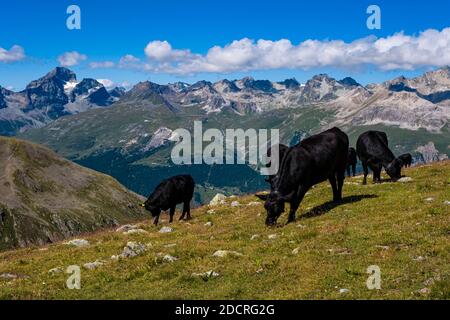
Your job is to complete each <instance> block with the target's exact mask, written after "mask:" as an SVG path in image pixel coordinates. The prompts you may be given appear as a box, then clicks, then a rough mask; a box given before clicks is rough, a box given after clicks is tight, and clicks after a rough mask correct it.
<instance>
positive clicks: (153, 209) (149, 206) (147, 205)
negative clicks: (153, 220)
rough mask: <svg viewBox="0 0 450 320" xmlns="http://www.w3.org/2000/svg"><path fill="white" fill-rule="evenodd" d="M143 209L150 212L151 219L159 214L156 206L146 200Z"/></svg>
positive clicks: (159, 210)
mask: <svg viewBox="0 0 450 320" xmlns="http://www.w3.org/2000/svg"><path fill="white" fill-rule="evenodd" d="M144 207H145V209H146V210H147V211H150V213H151V214H152V217H157V216H159V215H160V214H161V209H160V208H159V207H157V206H154V205H152V204H151V202H150V201H148V200H147V201H145V203H144Z"/></svg>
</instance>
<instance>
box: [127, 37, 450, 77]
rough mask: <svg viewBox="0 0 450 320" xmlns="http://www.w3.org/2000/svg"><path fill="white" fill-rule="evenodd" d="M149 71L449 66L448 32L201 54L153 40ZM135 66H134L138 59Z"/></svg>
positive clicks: (246, 46)
mask: <svg viewBox="0 0 450 320" xmlns="http://www.w3.org/2000/svg"><path fill="white" fill-rule="evenodd" d="M144 51H145V54H146V56H147V58H148V61H147V62H145V63H141V65H140V67H141V68H143V69H144V70H147V71H152V72H164V73H173V74H195V73H202V72H211V73H229V72H235V71H251V70H270V69H284V68H286V69H310V68H321V67H334V68H342V69H352V68H358V67H362V66H368V65H371V66H375V67H377V68H378V69H380V70H395V69H405V70H413V69H416V68H420V67H424V66H434V67H441V66H445V65H450V28H445V29H443V30H442V31H439V30H434V29H429V30H426V31H424V32H421V33H420V34H418V35H414V36H409V35H406V34H404V33H403V32H399V33H396V34H394V35H392V36H388V37H385V38H376V37H374V36H370V37H366V38H361V39H356V40H354V41H352V42H345V41H342V40H323V41H320V40H305V41H303V42H301V43H299V44H293V43H292V42H291V41H290V40H287V39H281V40H278V41H271V40H264V39H260V40H256V41H255V40H252V39H248V38H244V39H241V40H235V41H233V42H231V43H229V44H227V45H225V46H223V47H222V46H214V47H212V48H210V49H209V50H208V52H207V53H206V54H204V55H200V54H194V53H192V52H191V51H190V50H188V49H184V50H179V49H174V48H172V46H171V45H170V43H168V42H167V41H159V40H158V41H151V42H150V43H149V44H148V45H147V46H146V48H145V50H144ZM135 63H138V62H137V61H136V62H135Z"/></svg>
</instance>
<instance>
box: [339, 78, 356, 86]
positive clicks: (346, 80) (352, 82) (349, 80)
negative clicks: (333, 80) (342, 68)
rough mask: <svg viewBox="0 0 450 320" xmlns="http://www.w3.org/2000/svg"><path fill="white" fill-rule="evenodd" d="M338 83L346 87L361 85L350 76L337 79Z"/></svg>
mask: <svg viewBox="0 0 450 320" xmlns="http://www.w3.org/2000/svg"><path fill="white" fill-rule="evenodd" d="M338 82H339V83H340V84H342V85H344V86H348V87H361V84H359V83H358V82H357V81H356V80H355V79H353V78H351V77H346V78H344V79H342V80H339V81H338Z"/></svg>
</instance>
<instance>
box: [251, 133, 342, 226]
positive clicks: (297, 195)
mask: <svg viewBox="0 0 450 320" xmlns="http://www.w3.org/2000/svg"><path fill="white" fill-rule="evenodd" d="M348 144H349V143H348V137H347V135H346V134H345V133H344V132H342V131H341V130H339V129H338V128H333V129H330V130H327V131H325V132H322V133H320V134H317V135H314V136H311V137H309V138H307V139H305V140H303V141H302V142H300V143H299V144H298V145H296V146H294V147H292V148H289V150H288V151H287V153H286V155H285V156H284V160H283V162H282V164H281V168H280V170H279V171H278V174H277V176H276V178H275V183H274V185H273V188H272V190H271V192H270V194H269V195H257V196H258V197H259V198H260V199H262V200H265V201H266V203H265V206H264V207H265V209H266V210H267V218H266V224H267V225H269V226H270V225H274V224H276V222H277V220H278V217H279V216H280V215H281V214H282V213H283V212H284V205H285V203H286V202H288V203H290V204H291V209H290V212H289V218H288V223H290V222H293V221H294V220H295V212H296V211H297V209H298V207H299V205H300V203H301V201H302V200H303V197H304V196H305V194H306V192H307V191H308V190H309V189H310V188H311V187H312V186H313V185H315V184H318V183H320V182H323V181H325V180H327V179H328V180H329V181H330V184H331V186H332V188H333V199H334V201H336V202H338V201H340V200H342V186H343V184H344V179H345V168H346V165H347V152H348Z"/></svg>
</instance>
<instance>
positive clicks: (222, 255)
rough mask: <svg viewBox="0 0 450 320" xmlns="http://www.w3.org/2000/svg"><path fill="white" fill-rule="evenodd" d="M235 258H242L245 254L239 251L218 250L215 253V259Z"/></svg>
mask: <svg viewBox="0 0 450 320" xmlns="http://www.w3.org/2000/svg"><path fill="white" fill-rule="evenodd" d="M230 255H231V256H235V257H242V256H243V254H242V253H239V252H237V251H230V250H217V251H216V252H214V253H213V257H219V258H225V257H227V256H230Z"/></svg>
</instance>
